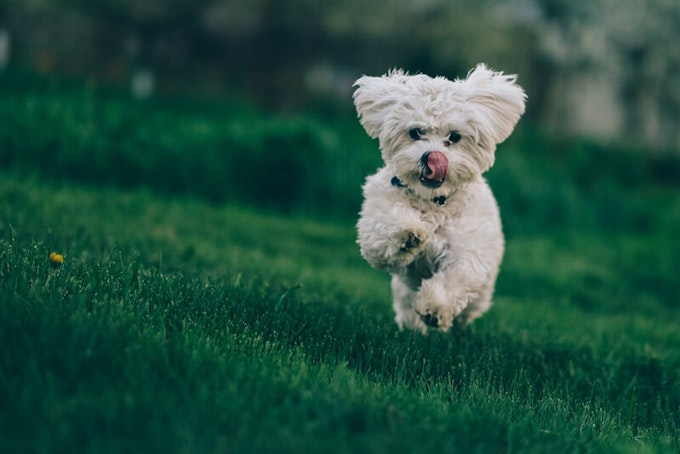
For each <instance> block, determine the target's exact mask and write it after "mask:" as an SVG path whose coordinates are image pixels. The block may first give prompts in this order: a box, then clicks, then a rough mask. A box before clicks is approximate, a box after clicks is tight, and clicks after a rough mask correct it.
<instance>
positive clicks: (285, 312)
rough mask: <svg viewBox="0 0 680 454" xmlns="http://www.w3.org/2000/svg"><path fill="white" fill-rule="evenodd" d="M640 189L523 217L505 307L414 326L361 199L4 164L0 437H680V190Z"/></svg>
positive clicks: (499, 442)
mask: <svg viewBox="0 0 680 454" xmlns="http://www.w3.org/2000/svg"><path fill="white" fill-rule="evenodd" d="M636 194H637V193H635V192H634V191H632V190H631V192H630V194H628V196H629V197H630V198H631V200H634V199H635V198H636V197H638V195H636ZM645 197H646V198H645V200H648V201H649V203H650V205H649V208H648V212H645V211H644V208H641V209H642V210H643V211H641V214H642V215H645V216H646V215H648V216H654V218H653V220H652V221H650V223H651V224H650V225H651V227H649V228H646V229H642V230H639V231H636V230H634V229H619V230H617V229H613V230H598V229H592V228H589V229H586V230H585V231H583V232H581V231H580V230H579V229H578V228H570V229H563V230H559V231H552V232H548V233H544V234H540V233H531V234H524V235H523V234H519V233H513V234H510V235H508V248H507V254H506V259H505V262H504V265H503V268H502V271H501V276H500V279H499V283H498V289H497V296H496V304H495V306H494V307H493V308H492V310H491V311H490V312H489V313H488V314H487V315H486V316H485V317H483V318H482V319H480V320H478V321H477V322H475V324H474V325H473V326H472V327H471V328H470V329H469V331H467V332H466V333H464V335H462V336H458V337H457V336H452V335H442V334H439V333H433V334H431V335H429V336H420V335H417V334H413V333H410V332H400V331H399V330H398V329H397V327H396V325H395V324H394V322H393V319H392V317H393V315H392V310H391V307H390V296H389V289H388V277H387V276H386V275H385V274H383V273H380V272H376V271H374V270H371V269H370V268H369V267H368V265H367V264H365V263H364V262H363V260H362V259H361V257H360V256H359V254H358V248H357V246H356V245H355V243H354V238H355V233H354V227H353V224H352V221H351V220H347V221H324V220H314V219H312V218H311V217H309V216H308V217H302V216H297V217H295V216H294V217H285V216H282V215H277V214H273V213H272V212H264V211H257V210H254V209H252V208H248V209H246V208H239V207H236V206H229V205H223V204H220V205H213V204H209V203H206V202H204V201H202V200H200V199H197V198H191V197H186V196H179V197H171V196H169V195H158V194H157V193H152V192H150V191H148V190H144V189H128V190H120V189H113V188H107V187H105V186H84V185H82V184H77V183H73V182H71V181H70V180H58V179H57V181H54V180H51V181H50V182H46V181H44V180H43V179H42V178H41V177H39V176H34V177H26V176H25V174H24V173H15V172H3V173H2V174H0V345H2V354H1V355H0V452H6V453H10V452H126V451H128V452H130V451H131V452H541V453H542V452H594V453H601V452H649V453H657V452H677V451H678V450H680V348H679V347H680V318H678V316H677V308H678V296H677V295H678V294H680V284H679V283H678V279H677V278H678V275H677V271H678V269H679V268H678V266H679V265H680V254H679V251H680V247H679V246H678V244H677V238H676V236H677V235H676V233H677V228H678V226H679V225H680V222H678V220H679V219H680V214H679V213H680V209H679V207H678V202H677V191H676V190H666V189H663V188H662V189H658V190H657V191H656V192H650V193H646V194H645ZM502 208H503V207H502ZM513 215H516V214H515V213H514V212H510V213H508V212H504V216H506V217H512V216H513ZM508 221H509V222H510V223H512V222H513V221H512V219H509V220H508ZM53 251H54V252H58V253H61V254H63V255H64V261H63V263H62V264H61V265H54V264H51V262H50V260H49V253H50V252H53Z"/></svg>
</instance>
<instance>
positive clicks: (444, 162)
mask: <svg viewBox="0 0 680 454" xmlns="http://www.w3.org/2000/svg"><path fill="white" fill-rule="evenodd" d="M420 166H421V171H420V182H421V183H422V184H423V185H424V186H427V187H428V188H433V189H435V188H438V187H439V186H441V185H442V184H443V183H444V180H446V176H447V175H448V173H449V160H448V159H447V158H446V156H445V155H444V153H442V152H441V151H427V152H425V153H424V154H423V156H422V157H421V158H420Z"/></svg>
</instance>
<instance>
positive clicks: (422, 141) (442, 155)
mask: <svg viewBox="0 0 680 454" xmlns="http://www.w3.org/2000/svg"><path fill="white" fill-rule="evenodd" d="M515 80H516V76H514V75H504V74H503V73H500V72H494V71H492V70H490V69H488V68H487V67H486V66H485V65H483V64H480V65H478V66H477V67H476V68H475V69H474V70H472V71H471V72H470V73H469V74H468V77H467V78H466V79H462V80H455V81H451V80H448V79H445V78H443V77H436V78H432V77H429V76H426V75H423V74H417V75H408V74H405V73H404V72H403V71H401V70H394V71H391V72H389V73H388V74H386V75H384V76H382V77H368V76H364V77H361V78H359V79H358V80H357V81H356V83H355V84H354V85H355V86H356V87H357V89H356V91H355V92H354V104H355V106H356V109H357V113H358V114H359V119H360V121H361V124H362V125H363V127H364V129H366V132H367V133H368V135H369V136H371V137H372V138H374V139H375V138H377V139H378V140H379V142H380V150H381V152H382V157H383V160H384V161H385V163H386V165H387V166H389V167H391V168H392V170H393V171H394V172H395V176H396V177H398V179H399V181H401V182H403V184H405V185H406V186H408V187H410V188H411V189H412V190H413V191H415V192H416V193H417V194H419V195H420V196H422V197H423V198H431V197H432V196H440V195H448V194H450V193H451V192H453V191H454V190H455V188H456V187H457V186H459V185H461V184H464V183H466V182H469V181H471V180H473V179H475V178H477V177H478V176H479V175H481V174H482V173H483V172H485V171H486V170H488V169H489V168H490V167H491V166H492V165H493V163H494V153H495V150H496V145H497V144H499V143H501V142H503V141H504V140H505V139H506V138H507V137H508V136H509V135H510V133H511V132H512V130H513V129H514V127H515V124H516V123H517V121H518V120H519V117H520V116H521V115H522V114H523V113H524V104H525V101H526V95H525V93H524V90H522V88H521V87H519V86H518V85H516V84H515Z"/></svg>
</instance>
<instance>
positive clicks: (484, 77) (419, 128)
mask: <svg viewBox="0 0 680 454" xmlns="http://www.w3.org/2000/svg"><path fill="white" fill-rule="evenodd" d="M515 80H516V76H514V75H504V74H503V73H499V72H494V71H492V70H490V69H488V68H487V67H486V66H485V65H483V64H480V65H478V66H477V67H476V68H475V69H474V70H472V71H471V72H470V73H469V75H468V77H467V78H466V79H464V80H455V81H450V80H447V79H445V78H442V77H436V78H432V77H429V76H426V75H422V74H418V75H408V74H405V73H404V72H403V71H401V70H395V71H391V72H389V73H388V74H386V75H384V76H382V77H368V76H364V77H361V78H360V79H358V80H357V81H356V83H355V86H356V87H357V89H356V91H355V92H354V104H355V106H356V109H357V112H358V115H359V119H360V121H361V124H362V125H363V127H364V129H365V130H366V132H367V133H368V135H369V136H371V137H372V138H374V139H375V138H377V139H378V140H379V143H380V150H381V153H382V158H383V161H384V163H385V166H384V167H382V168H381V169H379V170H378V172H377V173H376V174H375V175H371V176H369V177H368V178H367V179H366V183H365V185H364V187H363V192H364V198H365V200H364V203H363V206H362V209H361V214H360V219H359V222H358V224H357V227H358V233H359V238H358V243H359V245H360V247H361V254H362V255H363V257H364V258H365V259H366V260H367V261H368V262H369V263H370V264H371V265H372V266H373V267H375V268H380V269H385V270H387V271H389V272H390V273H391V274H392V293H393V297H394V303H393V304H394V310H395V312H396V321H397V323H398V324H399V326H400V327H401V328H403V327H404V326H406V327H408V328H411V329H416V330H419V331H421V332H423V333H425V332H426V331H427V327H428V326H429V327H436V328H438V329H440V330H442V331H447V330H448V329H449V328H451V326H452V325H453V324H454V323H456V324H457V325H461V326H464V325H466V324H468V323H470V322H471V321H472V320H474V319H475V318H477V317H479V316H480V315H482V314H483V313H484V312H486V311H487V310H488V309H489V307H490V306H491V296H492V293H493V290H494V286H495V282H496V276H497V275H498V269H499V266H500V263H501V259H502V257H503V249H504V240H503V233H502V228H501V222H500V217H499V214H498V205H497V204H496V200H495V199H494V197H493V194H492V193H491V190H490V189H489V186H488V185H487V183H486V181H485V180H484V178H483V177H482V174H483V173H484V172H485V171H487V170H488V169H489V168H490V167H491V166H492V165H493V163H494V157H495V150H496V145H497V144H499V143H501V142H503V141H504V140H505V139H506V138H507V137H508V136H509V135H510V133H511V132H512V130H513V129H514V127H515V124H516V123H517V121H518V120H519V118H520V116H521V115H522V114H523V113H524V104H525V101H526V95H525V93H524V91H523V90H522V88H521V87H519V86H518V85H516V84H515Z"/></svg>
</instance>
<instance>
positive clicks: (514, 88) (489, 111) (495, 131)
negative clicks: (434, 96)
mask: <svg viewBox="0 0 680 454" xmlns="http://www.w3.org/2000/svg"><path fill="white" fill-rule="evenodd" d="M516 80H517V76H516V75H506V74H503V73H502V72H495V71H492V70H491V69H489V68H487V67H486V65H484V64H483V63H482V64H479V65H477V67H476V68H475V69H474V70H472V71H471V72H470V73H469V74H468V77H467V79H465V80H463V81H461V82H462V83H463V84H464V85H465V86H466V88H467V89H468V90H469V98H468V102H471V103H473V104H474V105H475V109H474V117H475V122H476V126H477V128H478V130H479V131H480V132H481V133H482V135H483V136H484V137H485V138H486V139H487V140H489V141H491V142H493V143H492V144H488V145H491V146H495V145H496V144H499V143H501V142H503V141H504V140H505V139H507V138H508V136H509V135H510V133H511V132H512V130H513V129H514V128H515V125H516V124H517V121H519V117H520V116H521V115H522V114H523V113H524V104H525V102H526V98H527V97H526V94H525V93H524V90H523V89H522V87H520V86H519V85H517V84H516V83H515V81H516Z"/></svg>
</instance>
